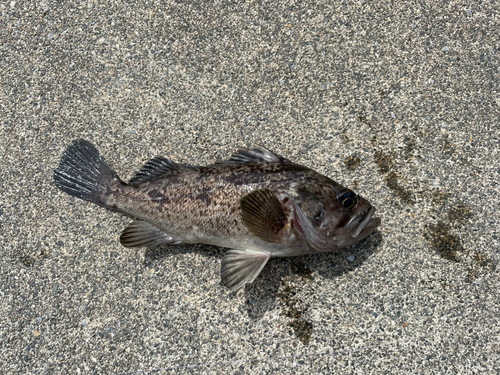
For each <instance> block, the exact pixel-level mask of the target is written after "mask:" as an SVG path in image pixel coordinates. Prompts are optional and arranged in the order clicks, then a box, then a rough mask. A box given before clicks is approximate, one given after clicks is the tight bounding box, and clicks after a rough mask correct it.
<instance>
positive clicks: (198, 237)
mask: <svg viewBox="0 0 500 375" xmlns="http://www.w3.org/2000/svg"><path fill="white" fill-rule="evenodd" d="M252 147H253V148H243V147H241V148H239V149H238V151H237V152H235V153H234V154H233V155H232V156H231V157H230V158H229V160H226V161H219V162H215V163H214V164H211V165H207V166H194V165H186V164H178V163H175V162H173V161H171V160H169V159H166V158H164V157H161V156H157V157H155V158H153V159H152V160H150V161H148V162H147V163H146V164H145V165H144V166H143V167H142V168H141V169H140V170H139V171H138V172H136V174H135V175H134V177H132V179H130V181H128V182H124V181H123V180H121V179H120V178H119V177H118V175H117V174H116V172H115V171H114V170H113V169H112V168H111V167H110V166H109V165H108V163H107V162H106V161H105V159H104V158H103V156H102V155H101V154H100V153H99V151H98V150H97V149H96V147H95V146H94V145H93V144H92V143H90V142H88V141H86V140H84V139H77V140H75V141H73V142H72V143H71V144H70V145H69V146H68V147H67V148H66V150H65V151H64V153H63V155H62V157H61V161H60V163H59V166H58V167H57V168H56V169H55V170H54V171H53V179H54V181H55V185H56V186H57V187H58V188H59V189H60V190H62V191H63V192H65V193H67V194H69V195H71V196H74V197H77V198H80V199H83V200H86V201H90V202H92V203H95V204H97V205H98V206H101V207H104V208H106V209H109V210H113V211H118V212H122V213H125V214H128V215H130V216H132V217H134V219H135V220H134V221H133V222H132V223H130V224H129V225H128V226H127V227H126V228H125V229H124V230H123V232H122V233H121V236H120V242H121V244H122V245H123V246H125V247H131V248H134V247H138V248H140V247H153V246H158V245H177V244H195V243H201V244H208V245H214V246H219V247H224V248H227V249H228V250H227V251H226V253H225V256H224V258H223V259H222V262H221V281H222V284H223V285H224V286H225V287H227V288H228V289H229V290H231V291H236V290H238V289H240V288H241V287H243V286H244V285H246V284H248V283H251V282H252V281H254V280H255V278H256V277H257V276H258V275H259V274H260V272H261V271H262V269H263V268H264V266H265V265H266V263H267V262H268V260H269V259H270V258H271V257H290V256H299V255H306V254H318V253H325V252H334V251H337V250H339V249H341V248H343V247H346V246H348V245H351V244H353V243H356V242H358V241H360V240H362V239H363V238H365V237H367V236H368V235H369V234H371V233H372V232H373V231H374V230H375V229H377V227H378V226H379V225H380V223H381V219H380V218H378V217H374V214H375V207H373V206H372V205H371V204H370V202H368V201H367V200H366V199H365V198H363V197H361V196H360V195H358V194H356V193H354V192H353V191H352V190H350V189H347V188H345V187H343V186H342V185H340V184H338V183H337V182H335V181H333V180H332V179H330V178H328V177H326V176H324V175H321V174H320V173H318V172H316V171H314V170H312V169H310V168H308V167H305V166H303V165H300V164H296V163H293V162H292V161H290V160H289V159H287V158H285V157H282V156H279V155H277V154H275V153H273V152H271V151H269V150H268V149H266V148H264V147H262V146H258V145H254V146H252Z"/></svg>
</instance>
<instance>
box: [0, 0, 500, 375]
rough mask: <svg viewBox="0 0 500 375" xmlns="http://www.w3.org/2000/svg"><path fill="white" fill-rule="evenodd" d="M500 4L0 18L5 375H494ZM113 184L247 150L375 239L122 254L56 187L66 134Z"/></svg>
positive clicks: (123, 6)
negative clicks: (359, 207)
mask: <svg viewBox="0 0 500 375" xmlns="http://www.w3.org/2000/svg"><path fill="white" fill-rule="evenodd" d="M499 10H500V1H498V0H491V1H481V2H462V1H440V2H436V1H419V2H416V1H403V0H399V1H390V2H389V1H365V2H361V1H357V0H354V1H342V2H340V1H329V2H306V1H287V2H272V1H248V2H245V1H218V2H207V1H187V2H185V1H148V2H144V1H137V2H136V1H128V2H125V1H124V2H119V1H115V2H107V1H89V2H88V3H83V2H76V1H3V2H1V3H0V36H1V40H0V42H1V43H0V132H1V137H0V154H1V160H0V227H1V232H0V244H1V258H0V280H1V284H0V372H1V373H2V374H35V373H36V374H53V373H54V374H55V373H72V374H74V373H101V374H118V373H121V374H123V373H129V374H145V373H148V372H149V370H155V371H156V373H173V372H176V373H179V374H185V373H186V374H187V373H213V374H218V373H221V374H238V373H239V374H271V373H272V374H289V373H292V372H294V373H301V374H305V373H310V374H312V373H334V372H335V373H358V374H364V373H374V374H382V373H398V374H416V373H420V374H432V373H434V374H438V373H462V374H465V373H467V374H470V373H498V372H500V364H499V363H500V347H499V342H500V322H499V321H500V298H499V289H500V276H499V266H498V262H499V260H500V256H499V242H500V238H499V222H500V215H499V213H498V212H499V210H498V209H499V203H500V197H499V190H500V188H499V185H498V181H499V176H500V163H499V154H498V148H499V138H500V89H499V74H500V71H499V61H500V55H499V54H500V13H499V12H500V11H499ZM80 137H83V138H85V139H88V140H90V141H92V142H93V143H95V144H96V146H97V147H98V148H99V149H100V150H101V152H102V153H103V154H104V155H105V157H106V158H107V160H108V161H109V162H110V164H111V165H112V166H113V167H115V168H116V170H117V172H118V173H119V175H120V176H122V177H123V178H130V177H131V176H132V175H133V172H134V171H136V170H138V169H139V168H140V167H141V166H142V165H143V164H144V163H145V162H146V161H147V160H148V159H149V158H151V157H153V156H155V155H163V156H165V157H168V158H171V159H172V160H174V161H178V162H185V163H190V164H206V163H211V162H213V161H215V160H223V159H226V158H228V157H229V155H230V154H231V152H233V151H234V150H235V149H236V147H237V146H238V145H247V146H248V145H251V144H252V142H256V143H260V144H262V145H264V146H267V147H269V148H270V149H272V150H274V151H275V152H277V153H279V154H282V155H284V156H285V157H288V158H290V159H292V160H294V161H297V162H299V163H301V164H304V165H307V166H309V167H312V168H314V169H316V170H318V171H319V172H321V173H324V174H326V175H328V176H330V177H332V178H333V179H335V180H337V181H338V182H340V183H342V184H344V185H346V186H349V187H351V188H353V189H355V190H356V191H357V192H359V193H361V194H362V195H363V196H365V197H366V198H368V199H369V200H370V201H371V202H372V203H373V204H374V205H375V206H376V207H377V208H378V215H379V216H380V217H381V218H382V225H381V227H380V230H379V231H378V232H376V233H374V234H373V235H372V236H371V237H369V238H368V239H367V240H365V241H363V242H362V243H360V244H357V245H354V246H352V247H350V248H348V249H344V250H343V251H340V252H338V253H336V254H325V255H317V256H308V257H299V258H293V259H278V260H272V261H271V262H270V263H269V264H268V266H266V269H265V270H264V272H263V274H262V275H261V276H260V277H259V278H258V279H256V281H255V282H254V283H253V284H252V285H249V286H247V287H245V288H244V289H243V290H241V291H239V292H238V293H230V292H229V291H228V290H226V289H225V288H224V287H222V286H221V285H220V276H219V272H220V263H221V259H222V258H223V256H224V252H225V249H220V248H214V247H209V246H201V245H196V246H170V247H162V248H154V249H147V250H145V249H138V250H131V249H125V248H123V247H122V246H121V245H120V243H119V241H118V236H119V234H120V232H121V230H122V229H123V228H124V226H125V225H126V224H127V223H128V222H130V218H128V217H126V216H124V215H121V214H118V213H113V212H109V211H106V210H104V209H102V208H99V207H97V206H95V205H93V204H90V203H87V202H83V201H80V200H77V199H73V198H71V197H69V196H67V195H66V194H64V193H62V192H60V191H58V190H57V189H56V188H55V186H54V183H53V181H52V177H51V173H52V170H53V169H54V168H55V167H56V166H57V164H58V162H59V159H60V157H61V154H62V152H63V150H64V148H65V147H66V146H67V145H68V144H69V143H70V142H71V141H72V140H73V139H75V138H80Z"/></svg>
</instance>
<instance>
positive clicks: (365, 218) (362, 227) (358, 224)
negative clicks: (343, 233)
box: [347, 207, 381, 239]
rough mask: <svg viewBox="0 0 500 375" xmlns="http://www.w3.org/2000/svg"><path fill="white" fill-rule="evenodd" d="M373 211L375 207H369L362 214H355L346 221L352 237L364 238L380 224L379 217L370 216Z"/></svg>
mask: <svg viewBox="0 0 500 375" xmlns="http://www.w3.org/2000/svg"><path fill="white" fill-rule="evenodd" d="M374 213H375V207H370V209H369V210H368V212H366V213H365V214H364V215H359V216H355V217H353V218H352V219H351V220H350V221H349V223H347V228H348V230H349V234H350V235H351V237H352V238H358V237H359V239H361V238H364V237H366V236H368V235H369V234H370V233H371V232H373V231H374V230H375V229H376V228H377V227H378V226H379V225H380V222H381V220H380V218H379V217H373V218H372V216H373V214H374Z"/></svg>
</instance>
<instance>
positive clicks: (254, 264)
mask: <svg viewBox="0 0 500 375" xmlns="http://www.w3.org/2000/svg"><path fill="white" fill-rule="evenodd" d="M270 257H271V255H270V254H269V253H265V252H258V251H251V250H228V251H227V253H226V256H225V257H224V259H223V260H222V266H221V277H222V284H224V286H225V287H227V288H228V289H230V290H232V291H235V290H238V289H240V288H241V287H242V286H244V285H245V284H248V283H251V282H252V281H253V280H254V279H255V278H256V277H257V276H258V275H259V273H260V272H261V271H262V269H263V268H264V266H265V265H266V263H267V261H268V260H269V258H270Z"/></svg>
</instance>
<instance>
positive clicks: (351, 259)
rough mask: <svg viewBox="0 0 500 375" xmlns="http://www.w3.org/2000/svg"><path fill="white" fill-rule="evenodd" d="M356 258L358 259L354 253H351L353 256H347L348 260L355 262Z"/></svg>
mask: <svg viewBox="0 0 500 375" xmlns="http://www.w3.org/2000/svg"><path fill="white" fill-rule="evenodd" d="M354 259H356V257H355V256H354V255H351V256H348V257H347V260H348V261H349V262H354Z"/></svg>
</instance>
